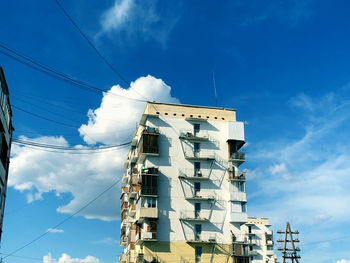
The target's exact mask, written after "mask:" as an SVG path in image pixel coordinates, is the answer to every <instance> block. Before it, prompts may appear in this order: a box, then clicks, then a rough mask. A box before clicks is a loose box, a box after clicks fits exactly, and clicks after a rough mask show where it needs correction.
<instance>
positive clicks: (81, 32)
mask: <svg viewBox="0 0 350 263" xmlns="http://www.w3.org/2000/svg"><path fill="white" fill-rule="evenodd" d="M55 2H56V4H57V6H58V7H59V8H60V9H61V11H62V12H63V14H64V15H65V16H66V17H67V18H68V20H69V21H70V22H71V23H72V25H73V26H74V27H75V28H76V29H77V30H78V32H79V33H80V35H81V36H82V37H83V38H84V39H85V40H86V41H87V43H88V44H89V45H90V47H91V48H92V49H93V50H94V51H95V52H96V54H97V55H98V56H99V57H100V58H101V59H102V60H103V61H104V62H105V63H106V65H107V66H108V67H109V68H110V69H111V70H112V71H113V72H114V73H115V74H116V75H117V76H118V77H119V79H120V80H122V81H123V82H124V83H125V84H126V85H129V83H128V81H127V80H126V79H125V78H124V77H123V76H122V75H121V74H120V73H119V72H118V71H117V70H116V69H115V68H114V67H113V66H112V64H111V63H110V62H109V61H108V60H107V59H106V58H105V57H104V56H103V55H102V54H101V52H100V51H99V50H98V49H97V48H96V47H95V45H94V44H93V43H92V42H91V41H90V39H89V38H88V37H87V36H86V35H85V33H84V32H83V31H82V30H81V29H80V27H79V26H78V25H77V23H75V22H74V20H73V18H72V17H71V16H70V15H69V14H68V12H67V11H66V10H65V9H64V7H63V6H62V5H61V3H60V2H59V1H58V0H55Z"/></svg>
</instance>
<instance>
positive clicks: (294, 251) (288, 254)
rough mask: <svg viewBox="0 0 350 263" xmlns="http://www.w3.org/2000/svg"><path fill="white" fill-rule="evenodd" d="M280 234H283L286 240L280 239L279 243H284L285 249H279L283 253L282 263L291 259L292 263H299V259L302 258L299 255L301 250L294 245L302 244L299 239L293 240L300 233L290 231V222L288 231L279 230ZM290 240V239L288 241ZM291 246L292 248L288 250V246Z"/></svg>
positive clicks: (287, 227) (287, 224)
mask: <svg viewBox="0 0 350 263" xmlns="http://www.w3.org/2000/svg"><path fill="white" fill-rule="evenodd" d="M277 233H278V234H283V235H284V239H283V240H282V239H279V240H277V242H279V243H283V247H279V248H278V251H282V254H283V256H282V263H285V262H286V259H291V260H292V263H294V262H295V263H299V260H298V259H299V258H300V256H299V255H298V252H299V251H300V248H298V247H296V246H295V244H294V243H298V242H300V241H299V239H298V238H293V234H294V235H298V234H299V231H298V230H296V231H292V230H291V229H290V224H289V222H287V223H286V229H285V231H281V230H278V231H277ZM288 238H289V239H288ZM289 243H290V244H291V246H292V247H291V248H288V244H289Z"/></svg>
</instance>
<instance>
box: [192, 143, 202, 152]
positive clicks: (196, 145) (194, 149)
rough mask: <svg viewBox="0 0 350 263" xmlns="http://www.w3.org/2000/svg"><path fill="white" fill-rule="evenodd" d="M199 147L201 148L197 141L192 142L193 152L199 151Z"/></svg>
mask: <svg viewBox="0 0 350 263" xmlns="http://www.w3.org/2000/svg"><path fill="white" fill-rule="evenodd" d="M200 149H201V146H200V143H199V142H195V143H194V144H193V151H194V153H195V154H197V153H199V151H200Z"/></svg>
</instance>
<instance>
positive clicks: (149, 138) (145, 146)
mask: <svg viewBox="0 0 350 263" xmlns="http://www.w3.org/2000/svg"><path fill="white" fill-rule="evenodd" d="M142 137H143V139H142V144H141V145H140V148H141V149H140V150H141V153H158V135H157V134H143V135H142Z"/></svg>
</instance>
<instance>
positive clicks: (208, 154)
mask: <svg viewBox="0 0 350 263" xmlns="http://www.w3.org/2000/svg"><path fill="white" fill-rule="evenodd" d="M184 154H185V158H187V159H212V160H214V159H215V154H214V152H213V151H209V150H199V151H194V150H193V149H184Z"/></svg>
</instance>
